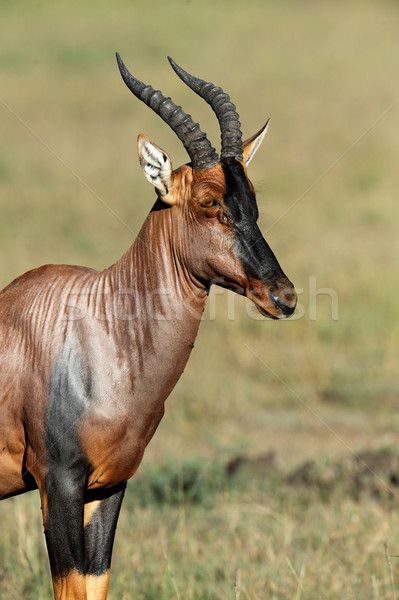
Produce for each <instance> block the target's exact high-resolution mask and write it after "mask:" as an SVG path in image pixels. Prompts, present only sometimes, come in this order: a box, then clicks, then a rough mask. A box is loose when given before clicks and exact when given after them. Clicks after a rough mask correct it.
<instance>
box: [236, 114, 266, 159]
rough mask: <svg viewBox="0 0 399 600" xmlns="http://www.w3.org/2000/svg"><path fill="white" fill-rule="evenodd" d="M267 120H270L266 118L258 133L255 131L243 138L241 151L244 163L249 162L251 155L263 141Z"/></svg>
mask: <svg viewBox="0 0 399 600" xmlns="http://www.w3.org/2000/svg"><path fill="white" fill-rule="evenodd" d="M269 122H270V119H268V120H267V121H266V125H264V126H263V127H262V129H261V130H260V131H258V133H255V135H253V136H252V137H250V138H248V139H247V140H245V142H243V144H242V153H243V156H244V162H245V164H246V165H248V164H249V163H250V162H251V160H252V157H253V156H254V155H255V152H256V151H257V149H258V148H259V146H260V145H261V143H262V142H263V138H264V137H265V134H266V131H267V128H268V126H269Z"/></svg>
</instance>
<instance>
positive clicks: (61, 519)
mask: <svg viewBox="0 0 399 600" xmlns="http://www.w3.org/2000/svg"><path fill="white" fill-rule="evenodd" d="M74 475H75V474H72V473H71V472H70V471H69V470H67V469H62V468H60V467H58V468H57V469H53V470H50V471H49V472H48V473H47V475H46V481H45V490H41V496H42V507H43V521H44V533H45V536H46V543H47V550H48V555H49V559H50V567H51V575H52V579H53V588H54V597H55V599H56V600H87V593H86V577H85V561H84V528H83V514H84V485H83V484H82V483H83V482H82V481H81V478H76V476H74Z"/></svg>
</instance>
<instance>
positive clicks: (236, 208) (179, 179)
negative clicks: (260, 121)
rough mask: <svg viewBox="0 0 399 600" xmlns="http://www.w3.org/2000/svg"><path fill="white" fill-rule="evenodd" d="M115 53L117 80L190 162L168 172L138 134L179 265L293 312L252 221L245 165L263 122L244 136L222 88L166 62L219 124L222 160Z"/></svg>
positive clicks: (264, 307)
mask: <svg viewBox="0 0 399 600" xmlns="http://www.w3.org/2000/svg"><path fill="white" fill-rule="evenodd" d="M116 56H117V61H118V66H119V70H120V72H121V75H122V78H123V80H124V81H125V83H126V85H127V86H128V88H129V89H130V90H131V91H132V92H133V94H134V95H135V96H136V97H137V98H139V99H140V100H142V101H143V102H144V103H145V104H147V105H148V106H149V107H150V108H152V110H154V111H155V112H156V113H157V114H158V115H159V116H160V117H161V118H162V119H163V120H164V121H165V122H166V123H167V124H168V125H169V126H170V127H171V128H172V130H173V131H174V132H175V133H176V134H177V136H178V138H179V139H180V140H181V141H182V143H183V145H184V147H185V148H186V150H187V153H188V154H189V156H190V158H191V162H190V163H188V164H186V165H183V166H182V167H180V168H178V169H176V170H173V168H172V162H171V159H170V157H169V156H168V154H167V153H166V152H164V150H162V149H161V148H159V147H158V146H157V145H156V144H154V143H153V142H152V141H151V140H150V139H149V138H148V137H146V136H144V135H140V136H139V138H138V153H139V159H140V164H141V167H142V169H143V171H144V174H145V176H146V178H147V179H148V181H149V182H150V183H152V185H153V186H154V187H155V189H156V191H157V195H158V198H159V200H158V202H157V204H156V205H155V208H156V210H159V209H160V208H163V209H165V210H170V214H171V218H172V228H173V230H174V234H173V235H174V239H175V240H178V242H177V243H176V244H175V250H174V251H175V252H176V253H177V254H179V257H178V260H180V261H182V262H183V263H184V266H185V271H186V272H189V273H190V277H191V278H194V279H195V280H196V281H197V282H198V283H199V284H200V285H202V286H205V287H206V289H209V287H210V285H211V284H212V283H216V284H217V285H221V286H223V287H226V288H228V289H231V290H233V291H235V292H237V293H239V294H245V296H246V297H247V298H249V299H251V300H252V301H253V302H254V303H255V305H256V307H257V309H258V310H259V312H260V313H261V314H262V315H264V316H266V317H271V318H284V317H289V316H290V315H292V314H293V312H294V310H295V306H296V300H297V297H296V292H295V289H294V286H293V285H292V283H291V282H290V280H289V279H288V278H287V277H286V275H285V274H284V272H283V271H282V269H281V267H280V265H279V263H278V261H277V259H276V257H275V255H274V254H273V252H272V250H271V248H270V247H269V245H268V244H267V242H266V240H265V239H264V237H263V236H262V233H261V231H260V229H259V227H258V224H257V220H258V216H259V213H258V207H257V203H256V197H255V191H254V187H253V185H252V183H251V181H250V180H249V178H248V175H247V166H248V164H249V162H250V161H251V159H252V157H253V156H254V154H255V152H256V151H257V149H258V148H259V146H260V144H261V142H262V140H263V138H264V136H265V133H266V130H267V125H268V122H267V123H266V125H265V126H264V127H263V128H262V129H261V130H260V131H259V132H258V133H256V134H255V135H253V136H252V137H250V138H249V139H247V140H246V141H245V142H242V139H241V138H242V134H241V129H240V127H241V126H240V122H239V116H238V113H237V111H236V108H235V106H234V104H232V102H231V101H230V98H229V96H228V95H227V94H226V93H225V92H223V90H222V89H221V88H220V87H216V86H215V85H214V84H212V83H208V82H206V81H203V80H201V79H199V78H197V77H194V76H192V75H190V74H189V73H187V72H186V71H184V70H183V69H182V68H181V67H179V66H178V65H177V64H176V63H175V62H174V61H173V60H172V59H170V58H169V61H170V63H171V65H172V67H173V69H174V70H175V72H176V73H177V75H178V76H179V77H180V78H181V79H182V80H183V81H184V83H186V84H187V85H188V86H189V87H190V88H191V89H192V90H193V91H194V92H196V93H197V94H198V95H199V96H201V97H202V98H204V100H206V102H208V103H209V104H210V106H211V108H212V109H213V111H214V112H215V113H216V116H217V118H218V120H219V124H220V129H221V154H220V158H219V156H218V154H217V152H216V150H215V149H214V148H213V147H212V145H211V143H210V142H209V140H208V139H207V136H206V134H205V133H204V132H202V131H201V129H200V127H199V125H198V123H195V122H194V121H193V120H192V118H191V116H190V115H188V114H186V113H185V112H184V111H183V109H182V108H181V107H180V106H177V105H176V104H174V102H173V101H172V100H171V98H165V96H163V94H162V93H161V92H160V91H156V90H154V89H153V88H152V87H151V86H149V85H145V84H144V83H142V82H141V81H139V80H138V79H136V78H135V77H133V76H132V75H131V74H130V73H129V71H128V70H127V68H126V66H125V65H124V63H123V62H122V60H121V58H120V56H119V54H117V55H116Z"/></svg>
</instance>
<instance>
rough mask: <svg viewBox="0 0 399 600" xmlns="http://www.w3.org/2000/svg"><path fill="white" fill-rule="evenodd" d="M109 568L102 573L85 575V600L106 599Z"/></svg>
mask: <svg viewBox="0 0 399 600" xmlns="http://www.w3.org/2000/svg"><path fill="white" fill-rule="evenodd" d="M109 577H110V570H109V569H108V571H106V573H104V574H103V575H86V591H87V600H106V597H107V594H108V587H109Z"/></svg>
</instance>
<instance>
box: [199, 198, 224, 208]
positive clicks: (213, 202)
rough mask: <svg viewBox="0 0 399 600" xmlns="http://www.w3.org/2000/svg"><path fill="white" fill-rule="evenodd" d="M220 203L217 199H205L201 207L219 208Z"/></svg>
mask: <svg viewBox="0 0 399 600" xmlns="http://www.w3.org/2000/svg"><path fill="white" fill-rule="evenodd" d="M219 205H220V202H219V200H218V199H217V198H207V199H206V200H204V202H201V206H203V207H204V208H211V207H212V206H219Z"/></svg>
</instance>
